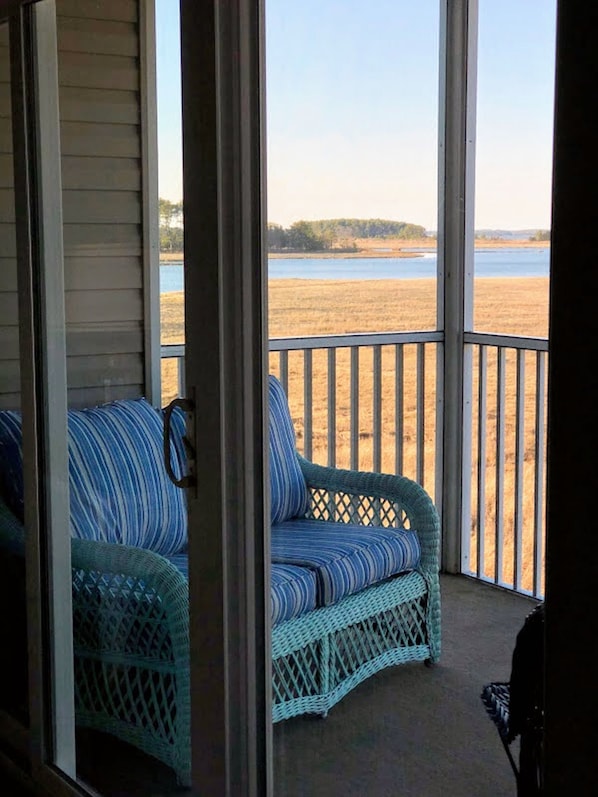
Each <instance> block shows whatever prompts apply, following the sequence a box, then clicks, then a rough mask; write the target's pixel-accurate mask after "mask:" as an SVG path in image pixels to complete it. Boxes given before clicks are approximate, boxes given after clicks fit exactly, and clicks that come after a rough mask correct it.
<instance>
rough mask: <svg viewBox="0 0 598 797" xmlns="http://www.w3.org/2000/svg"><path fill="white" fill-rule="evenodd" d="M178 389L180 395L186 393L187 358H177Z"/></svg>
mask: <svg viewBox="0 0 598 797" xmlns="http://www.w3.org/2000/svg"><path fill="white" fill-rule="evenodd" d="M176 374H177V380H176V381H177V390H178V391H179V393H178V395H179V396H184V395H185V358H184V357H177V358H176Z"/></svg>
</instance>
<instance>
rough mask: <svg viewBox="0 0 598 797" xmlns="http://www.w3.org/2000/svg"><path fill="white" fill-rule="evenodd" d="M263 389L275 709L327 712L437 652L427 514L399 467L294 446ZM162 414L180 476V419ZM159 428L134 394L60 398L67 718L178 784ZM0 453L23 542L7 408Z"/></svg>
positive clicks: (276, 403)
mask: <svg viewBox="0 0 598 797" xmlns="http://www.w3.org/2000/svg"><path fill="white" fill-rule="evenodd" d="M269 399H270V423H269V445H270V485H271V499H272V500H271V503H272V513H271V519H272V525H271V535H272V584H271V595H272V625H273V628H272V658H273V672H272V688H273V721H274V722H276V721H279V720H283V719H287V718H289V717H292V716H295V715H298V714H305V713H312V714H320V715H326V714H327V712H328V711H329V709H330V708H331V707H332V706H333V705H334V704H335V703H337V702H338V701H339V700H340V699H341V698H342V697H343V696H344V695H345V694H347V692H349V691H350V690H351V689H353V688H354V687H355V686H357V685H358V684H359V683H360V682H362V681H363V680H365V679H366V678H368V677H369V676H371V675H373V674H374V673H376V672H378V671H380V670H382V669H384V668H385V667H389V666H391V665H395V664H401V663H406V662H412V661H429V662H435V661H437V660H438V657H439V654H440V594H439V585H438V569H439V567H438V549H439V524H438V516H437V513H436V510H435V508H434V505H433V503H432V501H431V499H430V497H429V496H428V495H427V493H426V492H425V491H424V490H423V489H422V487H421V486H419V485H418V484H416V483H415V482H413V481H411V480H409V479H407V478H405V477H401V476H391V475H383V474H375V473H361V472H356V471H348V470H338V469H333V468H326V467H322V466H319V465H315V464H313V463H310V462H308V461H306V460H305V459H303V458H302V457H301V456H299V455H298V454H297V452H296V450H295V434H294V430H293V425H292V421H291V416H290V413H289V410H288V405H287V402H286V396H285V394H284V391H283V389H282V387H281V385H280V383H279V382H278V380H277V379H275V378H274V377H270V391H269ZM173 421H174V423H173V424H172V431H173V439H172V441H171V451H170V454H171V457H172V464H173V469H174V470H175V475H178V476H180V475H182V473H183V468H184V466H185V462H184V459H185V448H184V444H183V435H184V418H183V416H182V415H176V414H175V415H173ZM163 426H164V422H163V413H162V412H161V411H160V410H155V409H154V408H152V407H151V406H150V405H149V404H148V403H147V402H146V401H145V400H144V399H137V400H128V401H122V402H113V403H111V404H109V405H104V406H102V407H98V408H93V409H89V410H70V411H69V424H68V428H69V481H70V494H71V535H72V537H73V539H72V572H73V614H74V616H73V635H74V645H75V690H76V695H75V697H76V712H77V723H78V724H79V725H81V726H85V727H90V728H94V729H99V730H102V731H107V732H109V733H112V734H114V735H115V736H117V737H119V738H121V739H123V740H125V741H127V742H129V743H132V744H134V745H136V746H137V747H139V748H140V749H142V750H144V751H146V752H147V753H149V754H151V755H153V756H155V757H157V758H158V759H160V760H161V761H163V762H165V763H166V764H167V765H169V766H171V767H173V768H174V769H175V771H176V773H177V776H178V778H179V780H180V781H181V782H182V783H188V781H189V759H190V756H189V729H190V690H189V618H188V586H187V555H186V527H187V519H186V506H185V498H184V493H183V492H182V491H180V490H177V489H176V488H175V487H174V485H172V484H171V482H170V481H169V480H168V479H167V478H166V475H165V469H164V465H163V463H162V461H161V454H162V434H163ZM123 458H124V459H123ZM131 458H134V459H135V462H134V463H133V464H131ZM0 463H1V464H0V495H1V496H2V497H3V498H4V500H3V501H2V500H0V548H2V549H3V551H4V553H7V554H8V555H10V556H22V555H23V527H22V525H21V521H20V517H22V509H23V507H22V469H21V470H20V469H19V468H20V418H19V416H18V415H17V414H16V413H11V412H7V411H4V412H0Z"/></svg>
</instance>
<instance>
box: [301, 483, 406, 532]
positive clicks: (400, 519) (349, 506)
mask: <svg viewBox="0 0 598 797" xmlns="http://www.w3.org/2000/svg"><path fill="white" fill-rule="evenodd" d="M309 516H310V517H312V518H313V519H314V520H328V521H334V522H337V523H359V524H361V525H362V526H383V527H386V528H399V529H408V528H409V527H410V526H409V518H408V517H407V515H406V514H405V512H404V511H403V510H402V509H401V507H400V506H399V505H398V504H397V503H396V501H390V500H388V499H382V498H376V497H372V496H370V495H353V494H351V493H342V492H336V493H331V492H330V491H329V490H323V489H319V488H318V489H312V490H310V507H309Z"/></svg>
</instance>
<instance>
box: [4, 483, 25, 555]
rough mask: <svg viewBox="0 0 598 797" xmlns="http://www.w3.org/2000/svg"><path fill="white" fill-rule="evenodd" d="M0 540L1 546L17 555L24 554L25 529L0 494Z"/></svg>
mask: <svg viewBox="0 0 598 797" xmlns="http://www.w3.org/2000/svg"><path fill="white" fill-rule="evenodd" d="M0 540H1V541H2V542H1V545H2V548H4V549H5V550H8V551H10V553H13V554H17V555H18V556H24V555H25V530H24V529H23V526H22V524H21V523H20V522H19V520H18V519H17V518H16V517H15V515H14V513H13V512H11V511H10V509H9V507H8V506H7V505H6V504H5V503H4V501H3V500H2V497H1V496H0Z"/></svg>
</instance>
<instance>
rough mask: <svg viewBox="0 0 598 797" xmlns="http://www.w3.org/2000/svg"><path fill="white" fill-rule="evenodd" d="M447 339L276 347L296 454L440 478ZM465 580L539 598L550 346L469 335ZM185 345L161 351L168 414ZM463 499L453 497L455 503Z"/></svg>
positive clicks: (407, 335)
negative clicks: (440, 383)
mask: <svg viewBox="0 0 598 797" xmlns="http://www.w3.org/2000/svg"><path fill="white" fill-rule="evenodd" d="M442 340H443V336H442V333H441V332H400V333H399V332H397V333H375V334H353V335H334V336H325V337H305V338H278V339H272V340H270V371H271V372H272V373H275V374H277V376H279V378H280V380H281V382H282V384H283V386H284V387H285V390H286V391H287V394H288V396H289V403H290V406H291V412H292V414H293V420H294V424H295V429H296V432H297V445H298V448H299V450H300V451H301V452H302V453H303V454H304V456H306V457H307V458H308V459H312V460H314V461H316V462H320V463H322V464H327V465H330V466H337V467H346V468H352V469H360V470H375V471H383V472H391V473H392V472H394V473H403V474H405V475H406V476H410V477H411V478H413V479H415V480H417V481H418V482H419V483H420V484H422V485H423V486H424V487H425V488H426V490H428V492H429V493H430V495H432V496H433V497H435V494H436V492H437V485H438V484H439V479H440V478H441V473H440V469H441V465H442V459H441V456H440V446H439V445H437V441H438V440H442V406H443V403H442V396H441V395H439V391H438V390H437V373H438V371H437V364H438V362H439V360H440V357H442ZM465 345H466V351H467V357H466V358H465V361H466V364H467V365H466V367H467V370H468V373H467V374H466V380H465V383H466V396H465V408H466V411H467V414H466V423H465V426H464V432H463V445H464V452H465V457H464V461H465V463H466V464H465V469H464V470H465V472H464V476H463V488H464V489H463V490H462V497H463V500H464V506H463V508H462V516H463V531H462V546H461V549H462V557H461V560H462V561H461V570H462V572H463V573H464V574H467V575H470V576H474V577H475V578H478V579H481V580H483V581H488V582H491V583H494V584H497V585H500V586H502V587H506V588H508V589H511V590H514V591H517V592H521V593H524V594H530V595H535V596H537V597H541V596H542V594H543V589H544V575H543V574H544V567H543V551H544V502H545V489H544V484H545V434H546V430H545V418H546V365H547V351H548V342H547V340H546V339H540V338H519V337H514V336H511V335H490V334H480V333H467V334H466V336H465ZM184 356H185V347H184V345H163V346H162V386H163V387H162V398H163V404H165V403H166V402H167V401H169V400H170V399H172V398H174V397H175V396H176V395H181V394H183V393H184V367H183V366H184ZM460 499H461V496H455V500H460Z"/></svg>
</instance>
